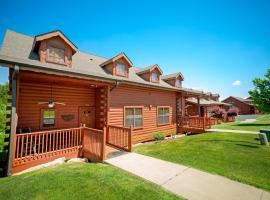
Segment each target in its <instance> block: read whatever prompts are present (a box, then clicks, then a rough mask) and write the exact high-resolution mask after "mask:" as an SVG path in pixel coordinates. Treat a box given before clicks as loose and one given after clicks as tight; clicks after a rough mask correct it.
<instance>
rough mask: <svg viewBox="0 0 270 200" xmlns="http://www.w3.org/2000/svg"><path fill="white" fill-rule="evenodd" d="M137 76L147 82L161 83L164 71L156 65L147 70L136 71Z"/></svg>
mask: <svg viewBox="0 0 270 200" xmlns="http://www.w3.org/2000/svg"><path fill="white" fill-rule="evenodd" d="M136 74H137V75H139V76H140V77H141V78H142V79H144V80H145V81H149V82H152V83H159V80H160V76H161V75H162V70H161V69H160V67H159V66H158V65H157V64H155V65H151V66H149V67H146V68H142V69H138V70H136Z"/></svg>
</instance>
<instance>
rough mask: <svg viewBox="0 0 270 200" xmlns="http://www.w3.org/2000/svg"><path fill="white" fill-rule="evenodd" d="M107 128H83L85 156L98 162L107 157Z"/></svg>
mask: <svg viewBox="0 0 270 200" xmlns="http://www.w3.org/2000/svg"><path fill="white" fill-rule="evenodd" d="M105 148H106V128H104V129H103V130H97V129H93V128H87V127H84V128H83V157H85V158H87V159H89V160H91V161H94V162H97V161H103V160H104V159H105Z"/></svg>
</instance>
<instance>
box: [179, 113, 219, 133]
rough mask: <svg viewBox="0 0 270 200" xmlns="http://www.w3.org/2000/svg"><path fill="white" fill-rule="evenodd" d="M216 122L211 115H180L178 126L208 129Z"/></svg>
mask: <svg viewBox="0 0 270 200" xmlns="http://www.w3.org/2000/svg"><path fill="white" fill-rule="evenodd" d="M215 123H216V119H215V118H211V117H193V116H191V117H180V118H179V127H185V128H194V129H202V130H205V129H209V128H211V125H214V124H215Z"/></svg>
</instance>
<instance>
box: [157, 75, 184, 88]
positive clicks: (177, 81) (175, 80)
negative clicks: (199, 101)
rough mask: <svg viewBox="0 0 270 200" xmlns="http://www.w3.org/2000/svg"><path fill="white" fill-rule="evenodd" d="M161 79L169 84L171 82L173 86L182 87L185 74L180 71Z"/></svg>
mask: <svg viewBox="0 0 270 200" xmlns="http://www.w3.org/2000/svg"><path fill="white" fill-rule="evenodd" d="M161 79H162V80H163V81H166V82H167V83H168V84H170V85H171V86H173V87H177V88H181V87H182V81H183V80H184V76H183V75H182V74H181V73H180V72H178V73H174V74H168V75H165V76H162V77H161Z"/></svg>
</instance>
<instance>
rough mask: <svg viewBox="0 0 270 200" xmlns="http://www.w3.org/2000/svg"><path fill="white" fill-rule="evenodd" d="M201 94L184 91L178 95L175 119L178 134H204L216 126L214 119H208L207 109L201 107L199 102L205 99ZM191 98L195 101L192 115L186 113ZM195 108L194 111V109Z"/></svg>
mask: <svg viewBox="0 0 270 200" xmlns="http://www.w3.org/2000/svg"><path fill="white" fill-rule="evenodd" d="M205 95H206V94H204V93H203V92H201V93H198V92H195V91H194V92H192V90H191V91H184V92H182V93H181V94H179V95H178V99H177V111H178V114H177V117H178V121H177V122H178V123H177V124H178V132H180V133H204V132H205V131H206V129H209V128H211V126H212V125H215V124H216V119H215V118H212V117H209V116H208V114H207V107H204V106H203V105H201V100H202V99H203V98H205ZM189 98H193V99H194V100H195V101H196V106H195V107H193V115H190V113H189V112H188V109H189V106H190V105H189V103H188V101H187V100H188V99H189ZM194 108H195V109H194Z"/></svg>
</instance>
